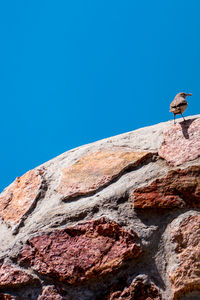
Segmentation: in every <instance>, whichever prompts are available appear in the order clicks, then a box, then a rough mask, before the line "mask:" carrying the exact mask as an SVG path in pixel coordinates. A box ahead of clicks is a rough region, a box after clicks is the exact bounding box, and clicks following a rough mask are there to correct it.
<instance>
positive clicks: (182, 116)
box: [181, 114, 185, 122]
mask: <svg viewBox="0 0 200 300" xmlns="http://www.w3.org/2000/svg"><path fill="white" fill-rule="evenodd" d="M181 116H182V117H183V120H184V122H185V118H184V116H183V115H182V114H181Z"/></svg>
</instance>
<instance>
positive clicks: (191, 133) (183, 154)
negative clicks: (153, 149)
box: [158, 118, 200, 166]
mask: <svg viewBox="0 0 200 300" xmlns="http://www.w3.org/2000/svg"><path fill="white" fill-rule="evenodd" d="M158 154H159V155H160V157H162V158H164V159H166V161H167V162H168V163H169V164H170V165H172V166H178V165H181V164H183V163H184V162H187V161H191V160H194V159H195V158H197V157H199V156H200V119H199V118H198V119H195V118H194V119H189V120H187V121H186V122H181V123H176V124H175V125H172V126H171V127H169V128H167V130H166V131H165V132H164V139H163V143H162V145H161V147H160V149H159V151H158Z"/></svg>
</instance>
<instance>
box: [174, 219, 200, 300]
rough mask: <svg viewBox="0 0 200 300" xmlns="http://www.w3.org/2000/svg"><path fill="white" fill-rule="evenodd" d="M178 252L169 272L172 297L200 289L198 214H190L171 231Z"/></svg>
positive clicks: (199, 231) (199, 229) (199, 221)
mask: <svg viewBox="0 0 200 300" xmlns="http://www.w3.org/2000/svg"><path fill="white" fill-rule="evenodd" d="M171 241H172V242H173V243H175V252H176V253H177V254H178V262H177V267H176V268H175V270H173V272H171V273H170V280H171V282H172V286H173V292H174V299H179V297H180V295H183V293H185V292H191V291H197V290H198V291H200V215H199V214H198V215H192V216H191V215H190V216H188V217H186V218H184V219H183V220H182V221H181V223H180V224H179V225H178V226H177V227H176V228H175V229H174V230H172V232H171Z"/></svg>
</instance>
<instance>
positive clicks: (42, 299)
mask: <svg viewBox="0 0 200 300" xmlns="http://www.w3.org/2000/svg"><path fill="white" fill-rule="evenodd" d="M38 300H70V299H69V298H67V297H64V296H61V295H60V293H59V292H58V290H57V289H56V288H55V286H53V285H50V286H46V287H45V288H44V289H43V291H42V295H41V296H39V297H38Z"/></svg>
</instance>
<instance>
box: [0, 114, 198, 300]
mask: <svg viewBox="0 0 200 300" xmlns="http://www.w3.org/2000/svg"><path fill="white" fill-rule="evenodd" d="M199 137H200V116H199V115H198V116H193V117H188V118H187V120H186V122H182V119H181V120H180V119H179V123H178V124H176V125H173V121H170V122H165V123H161V124H157V125H154V126H150V127H147V128H141V129H139V130H136V131H133V132H129V133H125V134H122V135H119V136H115V137H111V138H108V139H104V140H101V141H98V142H95V143H92V144H89V145H85V146H81V147H79V148H76V149H73V150H70V151H68V152H66V153H63V154H62V155H60V156H58V157H56V158H54V159H53V160H51V161H49V162H46V163H45V164H43V165H42V166H39V167H37V168H35V169H34V170H31V171H29V172H27V173H26V174H25V175H23V176H22V177H18V178H17V179H16V180H15V181H14V182H13V183H12V184H11V185H10V186H9V187H7V188H6V189H5V190H4V191H3V192H2V193H1V194H0V233H1V234H0V299H18V300H19V299H22V300H23V299H24V300H38V299H39V300H46V299H48V300H50V299H52V300H53V299H63V300H115V299H121V300H122V299H123V300H125V299H126V300H132V299H133V300H160V299H163V300H176V299H179V300H192V299H200V288H199V287H200V267H199V266H200V252H199V251H200V250H199V249H200V147H199V142H200V138H199ZM177 166H178V167H177Z"/></svg>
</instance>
